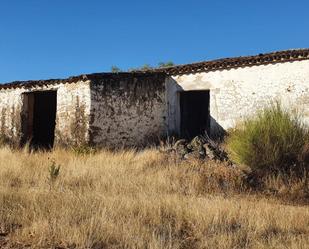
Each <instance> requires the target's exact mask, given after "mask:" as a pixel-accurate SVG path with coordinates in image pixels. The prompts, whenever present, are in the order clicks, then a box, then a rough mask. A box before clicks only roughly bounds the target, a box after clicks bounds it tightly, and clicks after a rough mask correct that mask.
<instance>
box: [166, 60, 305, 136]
mask: <svg viewBox="0 0 309 249" xmlns="http://www.w3.org/2000/svg"><path fill="white" fill-rule="evenodd" d="M188 90H210V115H211V124H210V125H211V133H213V134H215V133H217V132H218V130H220V129H221V128H220V127H222V128H223V129H224V130H226V129H228V128H231V127H234V126H235V125H236V124H237V123H238V122H240V121H241V120H243V119H244V118H246V117H248V116H250V115H253V114H254V113H255V111H256V110H259V109H261V108H263V107H264V106H266V105H268V104H270V103H271V102H272V101H275V100H279V101H281V102H282V103H283V104H284V105H286V106H288V107H289V108H291V109H297V110H298V111H299V112H301V114H302V115H304V119H305V121H306V122H308V123H309V60H303V61H294V62H284V63H275V64H268V65H259V66H250V67H241V68H235V69H229V70H217V71H210V72H203V73H195V74H186V75H178V76H173V77H170V78H169V80H168V83H167V96H168V100H169V104H168V116H169V118H168V124H169V131H170V132H171V133H172V132H179V126H180V124H179V122H180V114H179V113H180V110H179V103H178V101H179V100H178V97H177V92H179V91H188Z"/></svg>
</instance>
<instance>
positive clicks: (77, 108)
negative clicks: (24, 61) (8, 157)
mask: <svg viewBox="0 0 309 249" xmlns="http://www.w3.org/2000/svg"><path fill="white" fill-rule="evenodd" d="M44 90H45V91H47V90H57V113H56V127H55V143H56V144H60V145H67V144H73V145H74V144H76V145H77V144H83V143H87V142H88V140H89V136H88V135H89V134H88V129H89V112H90V81H78V82H73V83H67V84H65V82H62V83H61V82H59V83H57V84H55V83H52V84H45V85H44V86H43V85H42V86H39V85H38V86H31V87H25V86H23V87H17V88H11V89H1V90H0V113H1V119H0V131H1V139H4V140H7V142H9V143H11V144H13V145H15V146H17V145H19V144H20V141H21V138H22V128H21V115H22V111H23V93H27V92H33V91H44Z"/></svg>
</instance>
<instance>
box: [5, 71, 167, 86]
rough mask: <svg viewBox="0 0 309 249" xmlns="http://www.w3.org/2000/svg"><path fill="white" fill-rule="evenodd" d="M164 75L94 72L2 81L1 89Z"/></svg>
mask: <svg viewBox="0 0 309 249" xmlns="http://www.w3.org/2000/svg"><path fill="white" fill-rule="evenodd" d="M155 75H156V76H163V77H165V76H166V74H165V73H164V72H146V71H144V72H119V73H93V74H82V75H79V76H72V77H69V78H66V79H48V80H27V81H14V82H10V83H4V84H1V83H0V89H9V88H22V87H23V88H32V87H39V86H47V85H57V84H61V83H62V84H67V83H74V82H77V81H87V80H90V81H96V82H97V81H99V80H103V79H114V80H115V81H117V80H121V79H126V78H132V77H136V78H140V77H151V76H155Z"/></svg>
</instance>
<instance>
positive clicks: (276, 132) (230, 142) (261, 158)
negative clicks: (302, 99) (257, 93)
mask: <svg viewBox="0 0 309 249" xmlns="http://www.w3.org/2000/svg"><path fill="white" fill-rule="evenodd" d="M227 147H228V150H229V152H230V156H231V158H232V160H234V161H235V162H236V163H238V164H245V165H247V166H249V167H250V169H251V170H252V171H253V172H259V173H261V174H262V175H269V174H275V175H277V174H282V173H283V174H287V173H288V174H290V173H293V174H298V175H302V174H303V172H304V171H306V170H308V165H309V164H308V163H309V131H308V128H307V126H306V125H304V123H303V122H301V117H300V116H299V115H298V114H297V113H296V114H294V113H291V112H289V111H288V110H286V109H284V108H283V107H282V106H281V104H280V103H278V102H277V103H275V104H272V105H270V106H269V107H267V108H265V109H263V110H262V111H260V112H258V113H257V115H256V116H254V117H252V118H248V119H247V120H245V121H244V122H243V124H242V126H241V127H240V128H238V129H235V130H234V131H232V132H231V134H230V136H229V138H228V139H227Z"/></svg>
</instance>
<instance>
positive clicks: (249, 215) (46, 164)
mask: <svg viewBox="0 0 309 249" xmlns="http://www.w3.org/2000/svg"><path fill="white" fill-rule="evenodd" d="M303 184H304V183H303V182H302V180H301V179H295V181H294V180H293V181H292V179H290V181H289V182H286V181H283V180H282V179H281V178H280V177H279V176H277V177H274V178H268V179H267V181H266V180H265V184H264V190H263V192H254V190H252V189H250V186H248V184H247V181H246V177H245V176H244V175H243V173H242V172H241V171H239V170H237V169H235V168H232V167H228V166H226V165H224V163H216V162H206V163H205V162H201V161H195V160H191V161H185V162H183V161H177V160H174V158H171V156H170V155H167V154H164V153H161V152H159V151H158V150H155V149H148V150H145V151H141V152H136V151H119V152H109V151H100V152H97V153H94V154H89V155H87V154H82V153H74V152H72V151H65V150H58V149H56V150H55V151H52V152H48V153H40V152H38V153H34V154H29V153H27V152H25V151H14V152H12V151H11V150H10V149H9V148H2V149H1V150H0V248H1V246H2V248H25V247H26V246H28V247H30V248H308V247H309V208H308V206H307V205H305V204H304V203H303V202H299V204H298V205H291V204H289V202H288V200H290V199H286V198H285V196H288V197H289V198H292V197H293V198H295V200H299V199H300V200H301V199H302V197H304V193H303V192H302V191H303V190H304V185H303ZM270 190H271V191H270Z"/></svg>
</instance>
